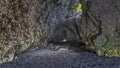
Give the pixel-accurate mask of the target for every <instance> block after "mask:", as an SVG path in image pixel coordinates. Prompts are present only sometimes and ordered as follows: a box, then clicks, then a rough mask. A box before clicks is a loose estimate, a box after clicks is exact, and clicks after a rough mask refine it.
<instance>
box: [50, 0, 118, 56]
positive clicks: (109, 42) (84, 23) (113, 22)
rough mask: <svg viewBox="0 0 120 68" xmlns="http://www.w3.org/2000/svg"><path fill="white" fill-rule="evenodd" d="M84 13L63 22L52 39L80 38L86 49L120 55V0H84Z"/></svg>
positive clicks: (109, 54)
mask: <svg viewBox="0 0 120 68" xmlns="http://www.w3.org/2000/svg"><path fill="white" fill-rule="evenodd" d="M80 2H81V3H82V5H83V6H82V8H83V12H82V17H81V16H79V17H78V16H75V17H72V18H68V19H67V20H64V21H63V22H62V23H60V24H59V25H58V26H57V27H56V28H55V29H54V30H55V31H53V35H51V37H52V38H51V40H55V41H59V42H61V41H63V42H66V41H69V40H73V41H74V40H76V41H81V42H84V43H85V44H86V46H85V49H86V50H90V51H94V52H97V53H98V54H99V55H104V56H110V57H112V56H116V57H120V51H119V50H120V30H119V29H120V27H119V26H120V5H119V3H120V1H119V0H115V1H112V0H81V1H80ZM80 17H81V18H80Z"/></svg>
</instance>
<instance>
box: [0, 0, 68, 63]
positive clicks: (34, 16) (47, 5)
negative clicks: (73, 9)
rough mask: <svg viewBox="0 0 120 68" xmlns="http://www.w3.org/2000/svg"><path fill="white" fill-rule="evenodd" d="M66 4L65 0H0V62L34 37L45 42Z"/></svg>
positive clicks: (24, 47)
mask: <svg viewBox="0 0 120 68" xmlns="http://www.w3.org/2000/svg"><path fill="white" fill-rule="evenodd" d="M68 4H69V0H0V63H2V62H6V61H11V60H12V59H13V57H14V56H15V55H16V54H18V53H21V52H23V51H25V50H26V49H28V48H30V47H31V46H35V45H37V43H36V42H38V41H39V43H38V44H41V46H45V45H46V42H45V40H46V38H47V36H48V35H49V34H50V32H51V31H52V29H53V28H54V26H55V25H56V24H57V23H58V22H59V21H62V20H63V19H64V17H65V16H66V15H67V8H68ZM41 46H40V47H41Z"/></svg>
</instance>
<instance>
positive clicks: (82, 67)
mask: <svg viewBox="0 0 120 68" xmlns="http://www.w3.org/2000/svg"><path fill="white" fill-rule="evenodd" d="M0 68H120V58H107V57H99V56H97V55H95V54H93V53H89V52H79V53H78V52H73V51H71V50H61V51H52V50H48V49H41V50H36V51H32V52H28V53H25V54H22V55H20V56H19V57H18V58H17V59H16V60H14V61H12V62H8V63H4V64H2V65H0Z"/></svg>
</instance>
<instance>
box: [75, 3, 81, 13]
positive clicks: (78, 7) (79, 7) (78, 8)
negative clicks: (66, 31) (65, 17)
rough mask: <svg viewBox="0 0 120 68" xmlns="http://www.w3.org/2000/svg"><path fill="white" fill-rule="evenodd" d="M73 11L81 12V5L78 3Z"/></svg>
mask: <svg viewBox="0 0 120 68" xmlns="http://www.w3.org/2000/svg"><path fill="white" fill-rule="evenodd" d="M75 11H76V12H77V13H78V12H82V5H81V4H80V3H79V4H78V6H77V7H76V9H75Z"/></svg>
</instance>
